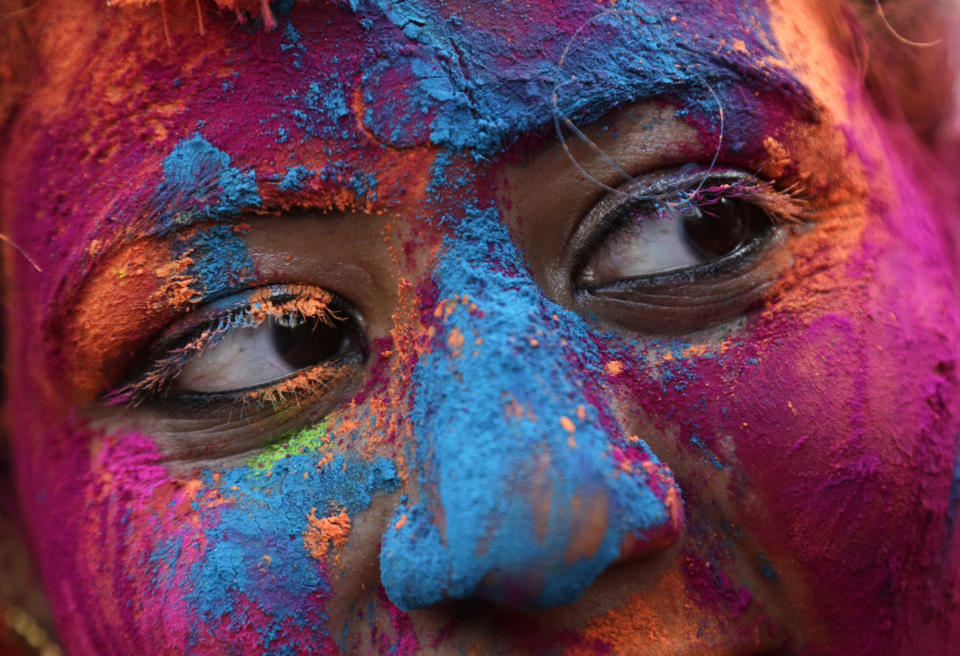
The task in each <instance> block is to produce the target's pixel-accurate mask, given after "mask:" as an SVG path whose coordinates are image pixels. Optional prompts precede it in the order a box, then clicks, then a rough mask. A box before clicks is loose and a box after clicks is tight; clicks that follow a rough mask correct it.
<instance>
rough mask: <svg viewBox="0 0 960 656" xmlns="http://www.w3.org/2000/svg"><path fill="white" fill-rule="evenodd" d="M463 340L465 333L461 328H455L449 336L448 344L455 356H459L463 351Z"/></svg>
mask: <svg viewBox="0 0 960 656" xmlns="http://www.w3.org/2000/svg"><path fill="white" fill-rule="evenodd" d="M463 341H464V340H463V333H462V332H460V329H458V328H453V329H452V330H451V331H450V335H449V336H448V337H447V345H448V346H449V347H450V351H451V352H452V353H453V356H454V357H459V356H460V354H461V353H463Z"/></svg>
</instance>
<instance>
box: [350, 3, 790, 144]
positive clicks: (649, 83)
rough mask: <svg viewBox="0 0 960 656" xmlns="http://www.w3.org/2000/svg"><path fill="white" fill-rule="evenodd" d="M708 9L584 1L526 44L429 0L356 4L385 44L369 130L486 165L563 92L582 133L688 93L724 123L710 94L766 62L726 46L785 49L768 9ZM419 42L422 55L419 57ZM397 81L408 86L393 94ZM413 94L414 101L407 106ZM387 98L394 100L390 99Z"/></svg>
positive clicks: (700, 109)
mask: <svg viewBox="0 0 960 656" xmlns="http://www.w3.org/2000/svg"><path fill="white" fill-rule="evenodd" d="M698 2H699V0H698ZM698 2H690V1H683V0H681V1H679V2H677V3H676V4H675V5H673V6H672V7H671V11H670V12H663V11H662V7H660V6H657V7H656V10H654V9H651V8H649V7H647V6H646V4H645V3H644V2H642V1H640V0H623V1H622V2H619V3H617V5H616V8H617V10H618V12H617V13H615V14H606V15H603V14H602V12H603V7H601V6H600V5H598V4H596V3H582V4H581V5H575V6H572V7H570V8H568V9H567V10H565V11H566V13H565V14H559V15H558V17H557V21H555V24H554V23H552V24H538V25H536V26H531V28H530V29H529V30H527V31H526V32H525V34H524V39H518V40H515V41H510V42H506V41H504V40H503V39H501V38H498V35H496V34H491V33H489V32H486V31H485V30H483V29H476V28H475V27H474V26H471V25H465V24H463V22H462V21H461V22H459V23H458V22H457V21H454V20H450V19H448V18H447V17H445V16H444V15H443V13H444V9H443V8H442V6H440V7H438V6H437V4H436V3H433V2H429V1H427V0H351V2H350V6H351V7H352V8H353V9H354V10H355V11H357V12H359V13H361V14H362V15H364V16H365V17H366V18H365V20H366V21H367V24H368V25H370V26H371V27H374V26H375V27H376V28H377V29H375V30H371V34H373V35H374V36H375V38H378V39H379V40H380V42H378V43H376V44H375V48H374V49H375V51H376V52H377V53H378V61H377V62H376V64H374V65H373V66H372V67H370V68H369V69H368V70H367V72H366V74H365V76H364V87H365V91H364V96H365V100H366V103H367V106H368V111H367V114H366V116H364V117H363V120H364V123H365V124H366V125H367V126H368V127H369V128H370V129H371V131H372V132H373V133H374V134H376V135H377V137H378V138H380V139H383V140H384V141H387V142H389V143H392V144H394V145H410V144H411V143H414V142H417V141H419V140H421V138H423V137H426V136H427V134H422V135H421V134H420V133H421V132H424V131H425V130H427V129H428V130H429V140H430V142H432V143H433V144H436V145H441V146H449V147H452V148H454V149H472V150H473V151H474V152H475V153H478V154H481V155H483V156H488V155H490V154H491V153H492V152H494V151H495V150H497V149H498V148H500V147H502V146H503V145H504V144H505V143H508V142H509V141H510V140H511V139H512V138H513V137H515V136H517V135H519V134H522V133H526V132H531V131H534V130H537V129H539V128H542V127H544V126H546V125H548V124H549V123H550V122H551V121H552V120H553V117H554V107H553V105H552V100H551V96H552V94H553V93H554V90H555V89H557V88H558V85H561V86H560V87H559V93H558V108H559V111H560V112H561V113H562V114H563V115H566V116H569V117H571V118H573V119H575V120H576V122H578V123H586V122H589V121H591V120H593V119H596V118H599V116H600V115H602V113H603V112H605V111H608V110H609V109H610V108H612V107H615V106H617V105H621V104H623V103H626V102H632V101H635V100H640V99H648V98H654V97H678V96H680V95H682V96H683V97H684V104H685V106H686V111H696V112H697V113H698V114H700V115H703V116H709V117H716V116H718V107H717V105H716V102H715V100H714V99H713V97H712V94H711V93H710V92H709V90H708V86H707V85H708V84H709V85H710V87H712V88H714V89H715V90H716V91H717V92H718V93H721V94H722V93H723V91H724V90H725V89H727V88H731V87H732V85H733V83H735V82H736V80H737V78H738V76H741V75H752V74H755V73H749V72H748V71H749V69H750V68H751V67H753V66H755V64H754V63H753V62H754V61H756V60H757V59H758V57H756V56H755V57H753V58H752V61H751V62H750V63H749V65H746V64H744V62H742V61H740V60H738V59H737V57H736V56H731V55H727V54H723V53H721V52H720V51H721V48H720V47H719V46H720V44H721V43H722V42H724V41H727V42H733V41H734V40H736V39H742V40H744V41H745V42H746V44H747V47H748V48H749V49H750V51H751V52H753V53H764V54H767V55H774V54H776V53H775V51H774V50H771V47H770V46H769V45H768V44H775V43H776V39H775V36H774V35H773V33H772V31H770V30H769V29H768V30H766V31H764V28H763V27H762V26H766V25H768V24H769V21H768V16H767V11H768V10H767V9H766V8H765V7H762V6H758V7H752V6H750V7H745V8H744V7H740V5H743V4H750V5H752V4H754V3H731V5H736V6H737V7H738V9H736V10H735V11H736V12H737V13H739V14H744V13H746V14H749V16H748V18H749V19H751V22H743V23H741V22H740V21H737V20H730V21H729V22H727V23H726V24H724V23H717V21H716V18H715V16H713V15H712V14H711V13H710V12H703V11H702V8H699V7H698V6H697V5H698ZM527 11H528V10H527V9H525V7H524V5H523V3H508V4H504V5H503V7H502V12H503V13H504V14H505V15H506V16H504V18H503V20H504V22H505V23H508V24H509V23H511V22H515V23H517V24H524V23H530V19H529V18H528V17H527V15H526V14H527ZM675 13H679V14H681V15H682V17H683V20H684V21H685V23H684V25H685V27H684V28H683V29H679V30H678V29H677V25H676V24H675V23H672V22H671V21H670V18H671V15H672V14H675ZM378 14H379V15H380V16H382V18H378V19H376V21H383V20H386V21H389V22H390V23H392V24H393V25H394V26H396V28H398V31H397V32H396V33H395V34H396V36H395V37H394V40H393V41H390V40H388V38H386V37H384V36H383V35H384V34H385V33H386V32H387V31H386V30H380V29H379V27H381V26H380V25H376V23H375V21H372V19H370V17H371V16H376V15H378ZM744 20H745V21H746V19H744ZM581 25H582V26H585V27H584V29H583V31H582V32H581V33H580V35H579V36H578V41H577V42H576V43H575V44H574V45H573V47H572V48H571V49H570V50H569V52H568V53H567V57H566V60H565V61H564V63H563V67H562V69H561V68H559V66H558V64H559V62H560V59H561V57H562V56H563V52H564V48H565V47H566V46H567V45H568V44H569V43H570V39H571V35H572V33H573V31H574V30H575V29H576V27H578V26H581ZM742 25H754V26H758V32H762V33H758V34H752V33H748V32H746V31H744V30H743V28H742ZM564 26H565V27H564ZM694 34H698V35H703V36H705V37H707V39H708V41H707V43H714V44H717V46H718V48H717V49H716V52H713V50H714V49H713V48H709V47H703V45H701V46H699V47H697V46H694V47H691V45H690V42H689V40H690V38H691V36H692V35H694ZM411 42H414V43H416V45H417V48H410V47H409V44H410V43H411ZM764 75H766V76H767V80H766V81H765V84H766V85H768V86H769V85H778V86H780V87H781V88H782V89H784V90H785V92H787V93H793V94H797V95H798V96H800V95H803V91H802V89H801V88H800V87H799V85H798V84H797V83H796V82H795V81H792V80H789V79H787V78H786V74H785V73H783V72H779V71H777V70H775V69H770V70H765V71H764ZM398 76H400V77H402V78H404V79H405V83H404V84H402V85H397V84H391V83H390V82H391V81H395V79H396V78H397V77H398ZM403 87H405V93H406V99H405V100H404V99H403V97H400V98H398V97H397V96H398V93H397V90H398V89H399V88H403ZM384 89H386V93H387V94H389V95H390V99H389V100H388V99H383V100H381V97H382V96H383V95H384ZM398 100H399V102H397V101H398ZM425 117H427V119H428V120H427V121H425V120H424V119H425ZM424 123H427V124H428V125H429V127H428V128H426V127H424Z"/></svg>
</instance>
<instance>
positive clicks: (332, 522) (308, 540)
mask: <svg viewBox="0 0 960 656" xmlns="http://www.w3.org/2000/svg"><path fill="white" fill-rule="evenodd" d="M349 538H350V516H349V515H347V511H346V509H343V510H341V511H340V513H339V514H337V515H330V516H329V517H317V509H316V508H311V509H310V514H309V515H307V530H306V531H304V532H303V545H304V546H305V547H306V548H307V551H308V552H310V555H311V556H312V557H313V558H315V559H316V560H326V558H327V555H328V554H329V553H330V549H331V548H333V549H338V548H339V547H342V546H343V545H345V544H346V543H347V540H348V539H349Z"/></svg>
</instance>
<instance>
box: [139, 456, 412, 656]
mask: <svg viewBox="0 0 960 656" xmlns="http://www.w3.org/2000/svg"><path fill="white" fill-rule="evenodd" d="M316 464H317V456H316V454H312V453H307V454H303V455H296V456H291V457H289V458H286V459H284V460H282V461H280V462H279V463H276V464H275V465H274V466H273V469H272V471H273V476H272V477H270V478H267V477H265V476H263V474H262V472H260V471H257V470H255V469H251V468H249V467H240V468H237V469H233V470H229V471H226V472H222V473H221V474H220V479H219V481H218V482H216V483H215V482H214V479H213V476H212V474H211V473H210V472H206V473H205V474H204V475H203V480H204V483H205V485H206V486H207V487H208V488H215V489H216V490H218V491H219V493H220V494H221V495H222V496H223V497H224V498H226V499H230V500H231V501H232V503H230V504H228V505H224V506H222V507H221V508H220V509H219V510H218V511H216V512H217V513H218V515H219V521H218V522H216V525H214V526H211V527H209V528H207V529H206V530H205V537H206V541H207V545H208V548H207V551H206V552H205V554H204V556H203V558H202V560H200V561H199V562H197V563H195V564H194V565H193V566H192V569H191V571H190V575H189V580H190V581H191V582H192V583H193V586H194V587H193V590H192V591H191V592H190V594H189V595H188V597H187V599H188V601H189V603H190V604H191V605H192V606H193V607H194V608H195V609H196V611H197V612H198V613H199V614H200V617H201V618H202V620H203V621H204V622H209V623H211V624H215V623H219V622H220V621H221V619H222V618H224V617H227V618H230V622H232V623H233V625H234V626H235V628H237V629H239V628H241V627H244V618H243V616H242V614H240V613H235V610H236V607H235V600H236V598H237V597H238V596H240V595H242V596H243V597H245V598H247V599H249V600H252V601H254V602H255V603H256V605H257V606H258V608H259V609H260V610H262V611H263V612H265V613H268V614H269V615H271V616H273V617H274V618H275V619H276V620H277V623H280V622H283V621H285V620H289V619H292V620H293V621H294V622H295V623H298V624H302V623H303V622H306V621H308V619H307V610H305V609H304V608H303V600H304V599H305V598H307V597H308V596H309V595H310V594H313V593H316V592H318V591H320V592H324V591H328V590H329V583H328V581H326V580H325V579H324V578H323V577H322V576H321V574H320V572H319V570H318V563H317V562H316V561H315V560H314V559H313V558H312V557H311V556H310V555H309V554H308V552H307V550H306V549H305V547H304V544H303V533H304V530H305V528H306V527H307V516H308V515H309V514H310V512H311V509H313V508H316V509H317V515H318V516H324V515H326V514H332V513H335V512H339V511H340V510H341V509H346V511H347V514H348V515H350V516H355V515H356V514H357V513H360V512H362V511H364V510H366V509H367V508H368V507H369V506H370V503H371V501H372V499H373V497H374V495H376V494H380V493H387V492H391V491H393V490H396V489H397V488H398V487H399V479H398V478H397V473H396V470H395V468H394V465H393V463H392V462H391V461H389V460H386V459H383V458H381V459H379V460H376V461H374V462H365V461H363V460H360V459H359V458H354V457H336V458H334V459H333V460H332V461H331V462H330V463H329V464H328V465H326V466H325V467H324V468H323V470H322V471H319V472H318V471H317V469H316ZM304 472H307V473H309V476H308V478H307V479H304V478H303V473H304ZM234 487H236V489H234ZM194 505H195V507H197V509H198V510H201V511H202V512H203V513H204V514H207V513H209V512H210V511H206V510H203V509H201V508H199V507H198V503H197V502H195V504H194ZM178 549H179V546H178V545H177V544H176V543H171V544H168V545H165V546H161V547H160V548H159V549H158V552H157V554H155V557H156V558H162V559H165V560H168V561H170V562H175V561H176V553H177V552H178ZM264 556H268V557H269V561H267V560H266V559H264ZM272 630H276V626H274V628H273V629H271V628H270V627H269V626H267V627H264V628H263V629H261V632H262V633H263V638H264V650H263V651H262V652H261V653H263V654H264V655H268V654H282V653H286V652H285V651H284V647H283V646H278V647H277V648H276V649H273V648H270V647H269V643H270V640H271V638H272V636H271V635H270V631H272Z"/></svg>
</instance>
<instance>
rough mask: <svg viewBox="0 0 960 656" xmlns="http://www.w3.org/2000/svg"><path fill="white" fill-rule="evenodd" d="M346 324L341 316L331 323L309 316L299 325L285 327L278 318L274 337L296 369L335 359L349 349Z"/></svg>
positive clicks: (285, 359)
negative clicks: (341, 319)
mask: <svg viewBox="0 0 960 656" xmlns="http://www.w3.org/2000/svg"><path fill="white" fill-rule="evenodd" d="M345 323H346V322H344V321H338V320H337V319H333V320H332V322H331V323H330V324H326V323H324V322H323V321H320V320H319V319H307V320H306V321H304V322H302V323H300V324H298V325H295V326H283V325H281V324H280V323H278V322H276V321H274V322H273V325H272V327H271V333H272V334H271V337H272V339H273V345H274V347H275V348H276V349H277V353H278V354H279V355H280V357H281V358H283V360H284V362H286V363H287V364H288V365H290V367H292V368H294V369H304V368H306V367H312V366H313V365H316V364H320V363H321V362H325V361H327V360H332V359H333V358H335V357H337V356H338V355H342V354H343V353H344V352H345V351H346V350H347V348H348V346H349V343H350V336H349V333H348V331H347V330H346V326H345V325H344V324H345Z"/></svg>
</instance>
